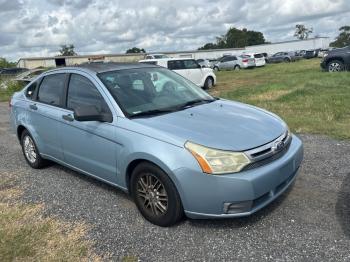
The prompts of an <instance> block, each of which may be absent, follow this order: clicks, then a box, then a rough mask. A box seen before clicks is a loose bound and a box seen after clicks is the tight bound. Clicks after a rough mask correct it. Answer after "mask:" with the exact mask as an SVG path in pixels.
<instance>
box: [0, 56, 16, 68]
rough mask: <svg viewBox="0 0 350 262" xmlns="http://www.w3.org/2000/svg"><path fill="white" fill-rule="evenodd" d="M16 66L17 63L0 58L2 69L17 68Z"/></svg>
mask: <svg viewBox="0 0 350 262" xmlns="http://www.w3.org/2000/svg"><path fill="white" fill-rule="evenodd" d="M16 65H17V63H16V62H9V61H7V60H6V58H2V57H0V68H7V67H15V66H16Z"/></svg>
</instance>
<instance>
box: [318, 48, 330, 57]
mask: <svg viewBox="0 0 350 262" xmlns="http://www.w3.org/2000/svg"><path fill="white" fill-rule="evenodd" d="M328 51H329V49H328V48H326V49H320V51H319V52H318V57H319V58H323V57H324V56H325V54H327V53H328Z"/></svg>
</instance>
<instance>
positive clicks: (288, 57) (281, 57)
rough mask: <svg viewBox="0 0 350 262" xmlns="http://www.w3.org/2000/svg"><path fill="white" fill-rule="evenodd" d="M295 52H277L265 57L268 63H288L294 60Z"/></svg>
mask: <svg viewBox="0 0 350 262" xmlns="http://www.w3.org/2000/svg"><path fill="white" fill-rule="evenodd" d="M296 59H297V58H296V57H295V52H278V53H276V54H274V55H272V56H269V57H268V59H267V62H268V63H281V62H285V63H289V62H294V61H296Z"/></svg>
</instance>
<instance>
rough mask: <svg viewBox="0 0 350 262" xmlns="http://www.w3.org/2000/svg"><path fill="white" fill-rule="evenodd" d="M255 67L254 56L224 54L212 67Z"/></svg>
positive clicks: (236, 68)
mask: <svg viewBox="0 0 350 262" xmlns="http://www.w3.org/2000/svg"><path fill="white" fill-rule="evenodd" d="M251 67H255V60H254V58H249V57H248V58H246V57H240V56H224V57H222V58H221V59H219V61H218V62H217V63H216V64H215V65H214V67H213V69H214V70H216V71H219V70H232V69H233V70H240V69H241V68H251Z"/></svg>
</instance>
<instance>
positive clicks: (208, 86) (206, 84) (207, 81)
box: [204, 76, 214, 90]
mask: <svg viewBox="0 0 350 262" xmlns="http://www.w3.org/2000/svg"><path fill="white" fill-rule="evenodd" d="M213 86H214V79H213V78H212V77H211V76H208V77H207V79H205V82H204V89H205V90H208V89H211V88H212V87H213Z"/></svg>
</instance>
